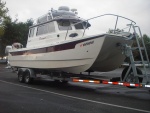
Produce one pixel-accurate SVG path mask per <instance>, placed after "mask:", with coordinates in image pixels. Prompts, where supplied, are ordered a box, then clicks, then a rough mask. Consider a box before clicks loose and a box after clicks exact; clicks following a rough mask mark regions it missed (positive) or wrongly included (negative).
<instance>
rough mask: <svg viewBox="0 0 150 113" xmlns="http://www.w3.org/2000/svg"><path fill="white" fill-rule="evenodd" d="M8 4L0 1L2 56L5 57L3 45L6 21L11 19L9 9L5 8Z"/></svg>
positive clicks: (0, 49)
mask: <svg viewBox="0 0 150 113" xmlns="http://www.w3.org/2000/svg"><path fill="white" fill-rule="evenodd" d="M5 4H6V2H2V1H1V0H0V56H2V57H3V56H4V54H3V45H2V37H3V35H4V32H5V24H4V22H5V20H7V19H8V18H9V17H8V16H7V12H8V8H6V7H5Z"/></svg>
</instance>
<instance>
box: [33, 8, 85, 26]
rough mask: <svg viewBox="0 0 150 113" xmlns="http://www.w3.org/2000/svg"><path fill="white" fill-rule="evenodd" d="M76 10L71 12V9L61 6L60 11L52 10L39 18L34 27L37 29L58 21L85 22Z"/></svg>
mask: <svg viewBox="0 0 150 113" xmlns="http://www.w3.org/2000/svg"><path fill="white" fill-rule="evenodd" d="M75 11H76V10H73V11H70V9H69V7H66V6H61V7H59V9H58V10H54V9H51V10H50V12H48V13H47V14H45V15H43V16H41V17H39V18H38V19H37V21H36V24H34V25H33V26H31V27H30V28H32V27H36V26H39V25H42V24H45V23H48V22H52V21H57V20H70V21H73V22H79V21H84V19H82V18H80V17H78V16H77V12H75Z"/></svg>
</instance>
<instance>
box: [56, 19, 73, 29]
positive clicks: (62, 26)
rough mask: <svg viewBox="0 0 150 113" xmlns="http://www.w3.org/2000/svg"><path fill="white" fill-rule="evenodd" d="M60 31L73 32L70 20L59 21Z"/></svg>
mask: <svg viewBox="0 0 150 113" xmlns="http://www.w3.org/2000/svg"><path fill="white" fill-rule="evenodd" d="M57 23H58V27H59V30H72V28H71V26H70V21H68V20H59V21H57Z"/></svg>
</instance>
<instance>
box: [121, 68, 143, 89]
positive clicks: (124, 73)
mask: <svg viewBox="0 0 150 113" xmlns="http://www.w3.org/2000/svg"><path fill="white" fill-rule="evenodd" d="M128 68H129V66H128V67H125V68H124V70H123V71H122V75H121V80H122V81H123V79H124V77H125V75H126V73H127V71H128ZM136 70H137V74H138V75H142V71H141V70H140V69H139V68H136ZM131 73H132V69H131V70H130V71H129V74H128V75H130V74H131ZM133 79H134V78H133ZM137 80H138V82H137V83H141V82H142V80H143V78H141V77H138V78H137ZM125 82H129V81H128V78H127V79H126V80H125ZM127 87H128V88H136V87H134V86H127Z"/></svg>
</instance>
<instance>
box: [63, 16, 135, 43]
mask: <svg viewBox="0 0 150 113" xmlns="http://www.w3.org/2000/svg"><path fill="white" fill-rule="evenodd" d="M103 16H116V17H117V19H116V24H115V29H114V33H115V30H116V28H117V23H118V19H119V17H120V18H123V19H126V20H129V21H131V24H130V28H129V32H130V29H131V26H132V25H135V24H136V22H134V21H133V20H131V19H129V18H126V17H123V16H120V15H116V14H103V15H99V16H95V17H92V18H89V19H87V20H83V21H80V22H77V23H75V24H71V25H70V26H68V30H69V27H71V26H75V25H77V24H79V23H83V22H88V21H89V20H92V19H95V18H99V17H103ZM68 30H67V33H66V37H65V40H66V38H67V35H68ZM85 30H86V29H84V32H83V36H84V33H85ZM83 36H82V37H83Z"/></svg>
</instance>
